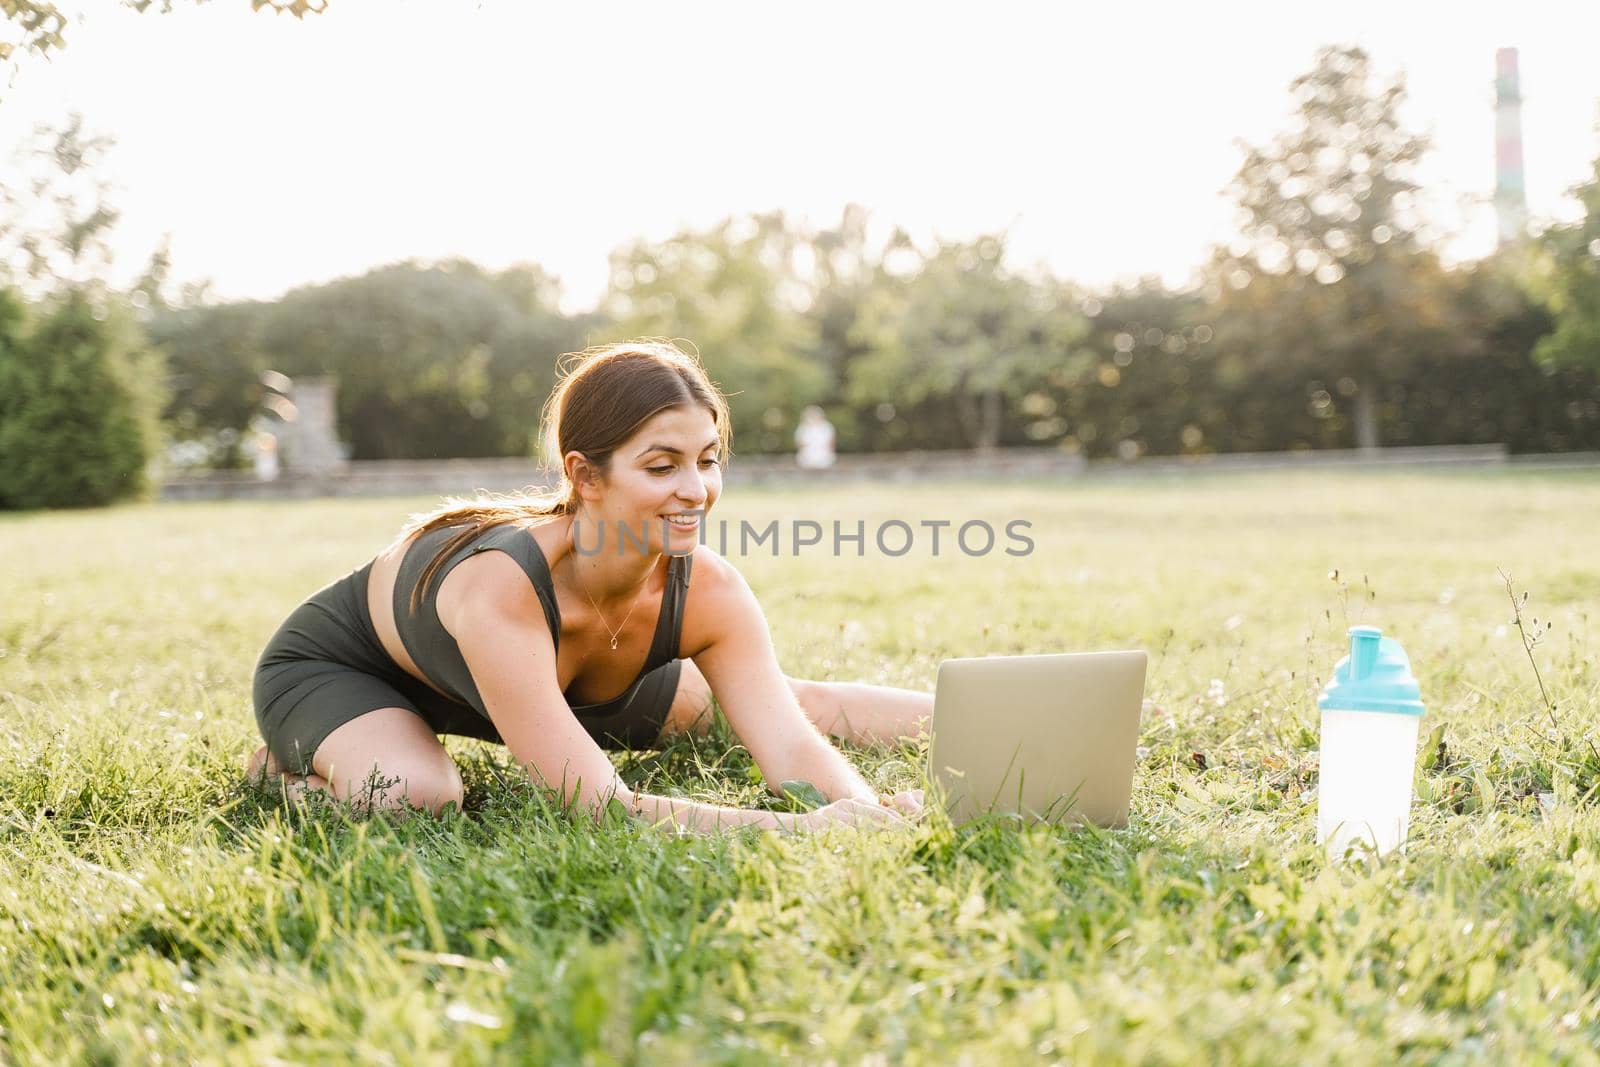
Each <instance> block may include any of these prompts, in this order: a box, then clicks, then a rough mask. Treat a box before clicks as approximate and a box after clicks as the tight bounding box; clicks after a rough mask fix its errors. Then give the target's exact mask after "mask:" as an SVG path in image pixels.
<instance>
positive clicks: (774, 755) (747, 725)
mask: <svg viewBox="0 0 1600 1067" xmlns="http://www.w3.org/2000/svg"><path fill="white" fill-rule="evenodd" d="M702 558H704V559H705V561H706V564H707V565H706V566H703V567H702V566H701V564H700V561H701V559H702ZM695 563H696V572H695V578H696V584H697V585H699V586H700V588H699V589H698V590H697V589H695V588H694V587H693V586H691V603H690V607H689V608H688V609H686V612H685V620H684V629H685V633H686V641H685V643H686V644H688V643H689V641H688V637H687V635H688V634H689V633H690V632H693V635H694V638H693V640H694V644H692V645H690V647H695V648H697V651H696V652H695V653H694V655H693V659H694V662H695V666H697V667H699V668H700V672H701V673H702V674H704V675H705V677H706V681H707V682H709V683H710V685H711V692H712V693H713V694H715V696H716V698H717V703H718V704H720V705H721V707H722V710H723V712H724V713H725V714H726V715H727V716H728V724H729V725H730V726H732V727H733V730H734V733H736V734H738V735H739V740H741V741H743V742H744V745H745V747H746V748H747V749H749V750H750V755H751V757H752V758H754V759H755V761H756V766H758V767H760V768H761V773H762V775H763V776H765V778H766V780H767V785H768V787H769V788H770V789H772V790H773V791H774V792H776V791H778V789H779V787H780V786H781V784H782V783H783V782H787V781H794V780H800V781H804V782H810V783H811V784H812V785H814V786H816V787H817V789H819V790H820V791H821V792H822V795H823V796H825V797H827V798H828V799H829V800H831V801H832V800H841V799H844V798H853V799H857V800H862V801H871V802H872V803H874V804H876V803H877V802H878V797H877V794H876V793H875V792H874V791H873V790H872V787H871V786H869V785H868V784H867V783H866V781H865V780H864V779H863V778H862V777H861V775H860V774H859V773H857V771H856V769H855V768H854V767H852V766H851V765H850V761H849V760H847V759H845V757H844V754H843V753H842V752H840V751H839V750H838V749H837V748H835V747H834V746H833V745H832V744H831V743H830V742H829V741H828V739H827V738H826V737H824V736H823V735H822V733H821V732H820V731H818V729H817V728H816V726H815V725H814V724H813V723H812V722H811V720H810V719H809V718H807V716H806V714H805V712H804V711H802V710H801V708H800V703H799V701H797V700H796V699H795V695H794V690H793V689H792V688H791V687H790V685H789V683H788V680H787V679H785V678H784V676H783V672H782V671H781V670H780V669H779V668H778V657H777V654H776V653H775V652H774V651H773V648H772V637H771V634H770V632H769V630H768V628H767V619H766V616H765V615H764V614H763V613H762V611H761V605H760V604H758V603H757V602H756V598H755V594H754V593H752V592H751V591H750V586H749V584H748V583H747V582H746V581H745V580H744V576H743V575H741V574H740V573H739V572H738V571H737V570H735V569H734V567H733V566H732V565H731V564H729V563H727V562H726V561H725V560H723V559H722V558H721V557H719V556H717V555H716V554H714V553H712V552H710V551H709V550H703V551H701V552H699V553H697V554H696V557H695ZM702 574H704V577H705V580H704V581H702V580H701V579H702ZM696 592H698V593H699V594H700V595H699V597H698V598H696V597H695V595H694V594H695V593H696Z"/></svg>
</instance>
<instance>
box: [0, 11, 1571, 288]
mask: <svg viewBox="0 0 1600 1067" xmlns="http://www.w3.org/2000/svg"><path fill="white" fill-rule="evenodd" d="M57 2H58V3H60V4H61V5H62V6H63V7H64V8H67V9H70V10H81V11H83V12H85V18H84V20H83V21H82V22H81V23H80V24H77V25H74V26H72V27H71V29H70V31H69V45H68V48H67V49H66V51H65V52H62V53H61V54H59V55H58V56H56V57H55V58H54V59H52V60H51V61H49V62H48V63H44V62H40V61H38V60H29V61H26V62H25V65H24V67H23V69H22V71H21V72H20V73H19V74H18V75H17V77H16V79H15V81H14V84H13V85H12V86H11V88H10V89H9V90H8V91H5V92H4V95H3V97H0V156H5V155H9V154H10V150H11V148H12V147H13V146H15V145H17V144H18V143H19V142H20V141H21V140H22V138H23V137H24V135H25V134H26V133H27V132H28V131H29V130H30V128H31V127H32V126H33V124H34V123H36V122H41V121H45V122H50V123H55V124H59V123H60V122H61V121H63V119H64V118H65V116H66V114H67V112H68V111H69V109H73V108H76V109H78V110H80V111H81V112H83V114H84V116H85V119H86V123H87V125H88V127H89V128H90V130H92V131H98V132H104V133H109V134H112V135H114V136H115V137H116V138H117V141H118V144H117V147H116V148H115V149H114V152H113V158H112V164H111V170H112V174H111V177H112V178H113V179H114V180H115V182H116V184H117V186H118V191H117V194H116V197H115V202H116V204H117V205H118V206H119V207H121V208H122V209H123V212H124V216H123V222H122V224H121V226H120V227H119V230H118V234H117V237H116V242H115V244H116V249H117V253H118V257H119V267H120V273H121V274H122V275H125V276H128V277H131V276H133V275H134V274H136V273H137V271H138V269H139V268H140V267H142V266H143V264H144V262H145V260H146V259H147V257H148V255H149V253H150V251H151V250H152V249H153V248H155V246H156V244H157V243H158V241H159V240H160V238H161V236H162V234H164V233H166V234H170V235H171V238H172V250H173V258H174V274H175V276H176V278H177V279H178V280H180V281H190V280H198V279H202V278H209V279H212V280H213V281H214V284H215V291H216V292H217V293H218V295H220V296H224V297H264V298H267V297H275V296H277V295H278V294H280V293H282V292H283V291H284V290H286V289H288V288H291V287H293V286H295V285H298V284H302V283H305V282H312V281H322V280H326V279H329V278H333V277H337V276H340V275H345V274H352V273H360V272H361V271H364V270H365V269H367V268H368V267H371V266H374V265H377V264H380V263H385V262H391V261H394V260H398V259H405V258H411V257H420V258H424V259H430V258H436V257H442V256H449V255H463V256H467V257H469V258H471V259H473V260H475V261H477V262H479V263H482V264H484V265H486V266H489V267H493V268H500V267H503V266H506V265H509V264H511V263H515V262H530V261H531V262H537V263H540V264H542V265H543V266H544V267H546V268H547V269H549V270H551V271H554V272H555V273H556V274H558V275H559V276H560V277H561V278H562V280H563V281H564V283H565V286H566V303H567V306H568V308H569V310H576V309H579V308H583V307H587V306H590V305H592V304H593V303H594V302H595V300H596V299H597V298H598V297H599V295H600V293H601V292H602V291H603V289H604V286H605V282H606V276H607V260H606V257H607V254H608V253H609V252H610V251H611V250H613V249H615V248H617V247H618V246H619V245H622V244H624V243H625V242H628V241H630V240H632V239H634V238H637V237H646V238H650V239H661V238H665V237H667V236H669V235H671V234H672V233H673V232H675V231H676V230H678V229H680V228H682V227H685V226H694V227H700V226H706V225H710V224H712V223H714V222H716V221H718V220H720V219H722V218H724V217H726V216H727V215H729V214H733V213H739V212H746V211H764V210H770V209H773V208H782V209H784V210H785V211H787V212H789V213H791V214H794V215H797V216H800V217H802V218H805V219H807V220H809V221H811V222H812V223H816V224H827V223H831V222H833V221H835V220H837V218H838V216H839V212H840V210H841V208H842V207H843V205H844V204H846V203H848V202H851V201H854V202H857V203H861V204H863V205H865V206H866V207H868V208H869V209H870V210H871V211H872V213H873V218H874V220H875V223H877V224H880V225H882V226H883V227H887V226H889V225H893V224H899V225H902V226H904V227H906V228H907V229H909V230H910V231H911V232H912V233H913V234H915V235H917V236H919V237H922V238H931V237H932V236H934V235H936V234H937V235H940V236H945V237H951V238H967V237H972V236H975V235H977V234H979V233H983V232H993V231H999V230H1005V231H1008V232H1009V234H1010V254H1011V260H1012V262H1013V263H1014V264H1016V265H1018V266H1028V265H1030V264H1036V263H1042V264H1044V265H1046V266H1048V267H1049V268H1050V269H1051V270H1053V271H1054V272H1055V273H1056V274H1057V275H1059V276H1062V277H1066V278H1072V279H1075V280H1078V281H1081V282H1084V283H1087V284H1091V285H1104V284H1107V283H1110V282H1113V281H1115V280H1119V279H1131V278H1133V277H1135V276H1137V275H1140V274H1144V273H1159V274H1161V275H1162V276H1164V277H1165V278H1166V279H1167V281H1168V282H1170V283H1173V284H1181V283H1183V282H1185V281H1187V280H1188V278H1189V275H1190V271H1191V270H1192V269H1193V268H1194V267H1195V266H1196V265H1197V264H1198V263H1200V262H1201V261H1202V260H1203V259H1204V258H1205V256H1206V252H1207V249H1208V248H1209V247H1210V246H1211V245H1212V244H1213V243H1216V242H1221V241H1226V239H1227V238H1228V237H1230V236H1231V235H1232V234H1233V233H1234V230H1233V225H1232V221H1231V220H1232V214H1233V209H1232V206H1231V205H1230V204H1229V203H1228V202H1227V201H1226V200H1225V199H1224V198H1222V197H1220V196H1219V195H1218V194H1219V191H1220V190H1221V189H1222V188H1223V186H1224V185H1225V184H1226V183H1227V181H1228V180H1229V178H1230V177H1231V176H1232V174H1233V172H1234V170H1235V169H1236V167H1237V166H1238V163H1239V159H1240V153H1239V150H1238V148H1237V147H1236V145H1235V140H1236V139H1238V138H1244V139H1246V140H1249V141H1252V142H1261V141H1265V140H1267V139H1268V138H1269V137H1270V136H1271V135H1272V134H1274V133H1275V132H1276V131H1278V130H1279V129H1281V128H1283V127H1284V125H1285V124H1286V118H1287V115H1288V113H1289V97H1288V93H1287V85H1288V83H1289V82H1290V81H1291V80H1292V79H1293V78H1294V77H1295V76H1296V75H1298V74H1300V73H1302V72H1304V71H1305V70H1307V69H1308V68H1309V67H1310V66H1311V64H1312V62H1313V58H1314V56H1315V53H1316V49H1317V47H1318V46H1319V45H1321V44H1325V43H1336V42H1341V43H1342V42H1352V43H1357V44H1360V45H1363V46H1365V47H1366V48H1367V49H1368V50H1369V52H1371V53H1372V55H1373V58H1374V60H1375V62H1376V63H1377V65H1378V67H1379V70H1380V71H1382V72H1392V71H1394V70H1396V69H1401V68H1403V69H1404V71H1405V73H1406V74H1407V78H1408V85H1409V88H1410V93H1411V103H1410V108H1409V113H1408V118H1409V121H1410V123H1411V125H1412V126H1413V127H1416V128H1420V129H1425V130H1430V131H1431V132H1432V133H1433V135H1434V138H1435V144H1436V152H1435V154H1434V157H1433V159H1432V160H1431V162H1430V164H1429V166H1428V168H1427V170H1426V171H1425V175H1426V177H1427V179H1428V181H1429V183H1430V184H1431V185H1432V186H1433V189H1434V193H1435V197H1434V198H1435V201H1436V203H1437V204H1439V205H1441V210H1442V211H1443V212H1444V215H1445V217H1444V220H1443V221H1445V222H1446V223H1448V224H1451V225H1452V226H1453V227H1454V228H1455V229H1456V230H1457V231H1458V232H1459V236H1458V238H1457V239H1456V241H1455V243H1454V244H1453V245H1452V250H1453V252H1454V254H1455V255H1456V256H1457V257H1468V256H1474V255H1479V254H1482V253H1483V252H1486V251H1487V250H1489V248H1491V247H1492V245H1493V243H1494V222H1493V216H1492V213H1491V212H1490V211H1489V210H1488V208H1487V207H1486V206H1483V205H1484V204H1486V202H1487V200H1488V198H1489V196H1490V195H1491V193H1492V191H1493V186H1494V90H1493V84H1492V83H1493V77H1494V53H1495V49H1496V48H1498V47H1503V46H1515V47H1518V48H1519V49H1520V50H1521V66H1522V86H1523V96H1524V98H1525V103H1524V105H1523V146H1524V156H1525V161H1526V175H1527V190H1528V200H1529V208H1530V211H1531V213H1532V215H1533V216H1534V217H1535V218H1536V219H1537V218H1568V217H1571V216H1572V215H1573V213H1574V210H1575V208H1574V205H1573V204H1572V202H1571V201H1570V200H1569V199H1567V198H1566V196H1565V193H1566V190H1567V189H1568V188H1569V187H1570V186H1572V185H1573V184H1575V183H1577V182H1578V181H1580V180H1582V179H1583V178H1584V177H1585V176H1586V175H1587V173H1588V167H1589V162H1590V160H1591V159H1593V158H1594V156H1595V155H1596V154H1597V152H1600V142H1597V139H1596V134H1595V124H1596V120H1597V118H1600V110H1597V99H1600V62H1596V60H1595V48H1594V43H1595V41H1597V40H1600V4H1595V3H1594V2H1593V0H1582V2H1552V0H1521V2H1518V3H1499V4H1491V3H1485V2H1481V0H1459V2H1454V3H1444V2H1426V3H1423V2H1417V3H1400V2H1396V0H1341V2H1340V3H1338V4H1327V5H1323V6H1322V7H1321V8H1320V9H1319V12H1320V13H1318V14H1317V15H1315V16H1306V15H1303V14H1301V13H1300V12H1302V11H1304V10H1309V9H1307V8H1305V7H1304V6H1303V5H1285V4H1283V3H1281V2H1248V3H1231V4H1227V5H1218V4H1196V3H1193V2H1192V0H1188V2H1174V3H1139V2H1129V3H1124V4H1119V5H1087V4H1078V3H1071V4H1069V3H1059V4H1043V3H1029V4H1017V3H1004V2H995V0H991V2H988V3H985V4H983V5H974V4H970V3H965V4H941V3H930V2H921V3H902V2H883V0H870V2H862V0H851V2H848V3H840V2H835V0H807V2H806V3H804V4H790V5H784V6H782V7H780V6H779V5H775V4H763V3H750V2H748V0H737V2H726V0H718V2H695V3H680V4H666V3H660V2H659V0H657V2H646V3H618V2H613V0H586V2H583V3H564V4H544V3H535V2H529V0H481V2H472V0H331V4H330V8H331V10H329V11H328V12H327V13H326V14H323V15H320V16H314V17H310V18H307V19H306V20H304V21H301V22H297V21H295V20H294V19H292V18H290V17H288V16H274V15H272V14H271V13H268V12H261V13H252V12H251V11H250V10H249V4H248V0H211V2H210V3H207V4H204V5H202V6H191V5H190V4H189V3H188V0H175V7H176V10H174V11H173V12H172V13H171V14H166V15H160V14H156V13H154V12H151V13H148V14H145V15H138V14H135V13H133V12H131V11H128V10H126V9H122V8H119V7H117V6H116V5H115V4H114V2H113V0H57ZM1219 12H1222V13H1219ZM1474 205H1477V206H1474Z"/></svg>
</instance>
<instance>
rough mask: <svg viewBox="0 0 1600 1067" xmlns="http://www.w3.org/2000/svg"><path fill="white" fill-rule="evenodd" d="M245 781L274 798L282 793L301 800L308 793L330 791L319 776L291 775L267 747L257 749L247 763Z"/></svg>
mask: <svg viewBox="0 0 1600 1067" xmlns="http://www.w3.org/2000/svg"><path fill="white" fill-rule="evenodd" d="M244 780H245V784H246V785H251V786H254V787H256V788H257V789H260V790H261V791H262V792H265V793H271V794H272V795H273V796H278V795H280V793H281V794H287V795H288V796H290V797H295V798H299V797H303V796H304V795H305V794H306V793H308V792H319V791H320V792H327V791H328V783H327V782H326V781H325V780H324V779H323V778H322V777H321V776H319V775H315V774H290V773H288V772H287V771H285V770H284V769H283V767H282V766H280V765H279V763H278V761H277V760H276V759H274V758H273V755H272V753H271V752H268V751H267V746H266V745H262V746H261V747H260V748H258V749H256V750H255V754H254V755H252V756H251V757H250V758H249V759H248V760H246V761H245V765H244Z"/></svg>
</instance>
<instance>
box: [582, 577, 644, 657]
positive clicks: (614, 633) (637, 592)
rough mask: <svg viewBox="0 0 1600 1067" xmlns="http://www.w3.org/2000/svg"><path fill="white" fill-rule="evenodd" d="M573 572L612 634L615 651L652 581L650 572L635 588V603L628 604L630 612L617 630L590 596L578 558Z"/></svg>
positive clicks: (596, 612) (612, 647) (590, 602)
mask: <svg viewBox="0 0 1600 1067" xmlns="http://www.w3.org/2000/svg"><path fill="white" fill-rule="evenodd" d="M650 570H652V571H653V570H655V568H654V567H651V568H650ZM572 573H573V575H574V576H576V577H577V579H578V588H579V589H582V590H583V595H584V596H586V597H588V598H589V606H590V607H592V608H594V613H595V615H597V616H598V617H599V619H600V625H601V626H604V627H605V628H606V632H607V633H609V634H610V635H611V650H612V651H613V652H615V651H616V648H617V635H618V634H620V633H622V628H623V627H624V626H626V625H628V620H629V619H631V618H633V609H634V608H636V607H638V606H639V596H640V594H642V593H643V592H644V587H645V586H646V585H648V584H649V582H650V574H649V572H648V571H647V572H646V573H645V576H644V581H642V582H640V583H639V588H638V589H636V590H634V594H633V603H632V604H629V605H628V614H626V615H624V616H623V617H622V621H621V622H620V623H618V624H617V628H616V629H615V630H613V629H612V628H611V624H610V623H609V622H606V617H605V615H604V614H603V613H602V612H601V611H600V605H599V604H596V603H595V602H594V597H592V596H589V586H588V585H587V584H586V583H585V582H584V580H583V572H582V571H581V570H579V568H578V564H577V561H576V560H574V561H573V564H572Z"/></svg>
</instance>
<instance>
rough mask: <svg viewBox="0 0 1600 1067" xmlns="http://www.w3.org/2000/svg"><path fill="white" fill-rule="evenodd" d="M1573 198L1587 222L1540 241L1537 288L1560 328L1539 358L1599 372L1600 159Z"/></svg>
mask: <svg viewBox="0 0 1600 1067" xmlns="http://www.w3.org/2000/svg"><path fill="white" fill-rule="evenodd" d="M1572 195H1573V196H1575V197H1577V198H1578V201H1579V202H1580V203H1581V204H1582V205H1583V218H1582V219H1579V220H1578V221H1577V222H1574V223H1570V224H1568V225H1563V226H1551V227H1549V228H1548V229H1546V230H1545V231H1544V233H1543V234H1541V235H1540V238H1539V248H1540V251H1542V253H1543V259H1542V262H1540V263H1539V265H1538V278H1537V281H1536V282H1535V286H1536V290H1537V291H1538V292H1539V294H1540V295H1541V296H1542V297H1543V299H1544V302H1545V304H1546V306H1548V307H1549V309H1550V312H1551V314H1552V315H1553V316H1554V318H1555V329H1554V330H1553V331H1552V332H1551V333H1550V335H1549V336H1548V337H1546V338H1544V339H1543V340H1541V341H1540V342H1539V345H1538V347H1537V348H1536V349H1535V350H1534V354H1535V356H1536V358H1538V359H1539V361H1540V362H1542V363H1545V364H1547V365H1549V366H1552V367H1579V366H1587V367H1593V368H1597V369H1600V159H1596V160H1595V161H1594V174H1593V176H1592V177H1591V178H1590V179H1589V180H1588V181H1587V182H1584V183H1583V184H1582V185H1579V186H1578V187H1577V188H1575V189H1573V190H1572Z"/></svg>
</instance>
